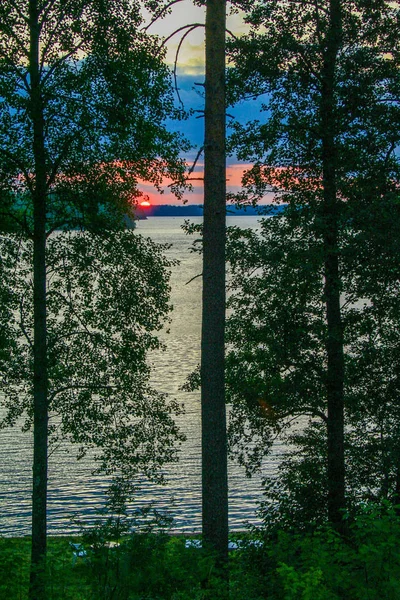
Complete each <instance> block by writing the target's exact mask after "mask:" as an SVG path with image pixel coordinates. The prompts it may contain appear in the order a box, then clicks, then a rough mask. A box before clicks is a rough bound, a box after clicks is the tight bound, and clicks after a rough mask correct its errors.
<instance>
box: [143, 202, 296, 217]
mask: <svg viewBox="0 0 400 600" xmlns="http://www.w3.org/2000/svg"><path fill="white" fill-rule="evenodd" d="M283 208H284V207H283V206H271V205H261V206H257V207H253V206H246V207H243V208H242V207H240V208H239V207H237V206H227V208H226V213H227V215H228V216H230V217H236V216H238V217H239V216H255V215H265V214H276V213H278V212H281V211H282V210H283ZM136 215H137V217H138V218H139V219H146V218H147V217H202V216H203V205H202V204H187V205H175V204H159V205H153V206H149V207H146V208H141V207H138V209H137V211H136Z"/></svg>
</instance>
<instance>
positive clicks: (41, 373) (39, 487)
mask: <svg viewBox="0 0 400 600" xmlns="http://www.w3.org/2000/svg"><path fill="white" fill-rule="evenodd" d="M38 19H39V14H38V2H37V0H30V2H29V29H30V52H29V74H30V87H31V89H30V112H31V119H32V127H33V155H34V168H35V173H34V175H35V185H34V192H33V217H34V236H33V237H34V240H33V295H34V308H33V314H34V333H33V338H34V356H33V413H34V417H33V427H34V429H33V435H34V442H33V488H32V554H31V577H30V592H29V597H30V599H31V600H42V599H44V598H45V597H46V589H45V578H44V575H45V559H46V504H47V435H48V434H47V426H48V405H47V377H48V375H47V347H46V346H47V341H46V257H45V252H46V164H45V148H44V119H43V103H42V93H41V84H40V72H39V34H40V27H39V23H38Z"/></svg>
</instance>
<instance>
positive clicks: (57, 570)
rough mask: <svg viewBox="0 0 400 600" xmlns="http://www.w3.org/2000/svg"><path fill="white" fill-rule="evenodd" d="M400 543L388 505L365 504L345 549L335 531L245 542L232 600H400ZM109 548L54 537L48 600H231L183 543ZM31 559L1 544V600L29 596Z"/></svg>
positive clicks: (172, 540) (166, 539) (21, 548)
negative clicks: (76, 550) (79, 552)
mask: <svg viewBox="0 0 400 600" xmlns="http://www.w3.org/2000/svg"><path fill="white" fill-rule="evenodd" d="M103 533H104V532H103ZM399 536H400V518H399V517H398V516H397V515H396V513H395V511H394V509H393V508H392V507H390V506H389V505H380V506H379V505H365V506H364V507H363V509H362V510H361V511H360V513H359V515H358V516H357V517H356V518H355V519H354V520H353V522H352V523H351V524H350V527H349V536H348V538H347V539H345V540H344V539H343V538H341V537H340V536H339V535H338V534H337V533H336V532H335V531H333V530H332V529H330V528H317V529H315V530H314V531H309V532H304V531H303V532H301V533H296V532H294V531H293V530H292V531H284V530H283V529H281V530H279V531H276V532H272V531H270V532H268V535H267V534H266V533H265V531H264V532H263V531H261V530H259V531H254V532H253V533H251V534H249V535H247V536H246V535H243V534H240V536H239V537H240V539H241V543H240V547H239V549H238V550H234V551H232V552H230V556H229V576H230V586H229V587H230V590H229V599H230V600H259V599H262V598H268V599H269V600H273V599H277V600H297V599H302V600H306V599H310V600H311V599H312V600H328V599H329V600H339V599H340V600H341V599H343V598H346V599H347V600H352V599H354V600H363V599H368V600H374V599H378V598H385V599H386V600H396V599H398V598H400V547H399V544H398V539H399ZM231 539H234V536H232V537H231ZM254 540H260V541H261V544H255V543H254ZM110 541H111V540H110V538H109V537H107V535H105V537H103V536H99V535H98V532H97V533H94V534H93V533H92V535H88V536H87V537H85V536H84V537H83V538H82V537H81V538H76V537H75V538H73V537H53V538H49V555H48V561H47V573H46V579H47V589H48V597H49V600H59V599H60V600H61V599H62V600H70V599H71V600H103V599H104V600H105V599H107V600H108V599H119V600H122V599H126V600H128V599H130V600H145V599H146V600H161V599H162V600H200V599H206V598H208V599H218V598H222V597H224V598H226V596H224V595H223V594H224V591H223V588H221V587H220V586H221V580H220V579H218V578H217V577H214V573H216V570H215V564H214V560H213V556H212V554H211V553H209V552H207V551H206V550H203V549H199V548H196V547H190V548H186V547H185V538H183V537H175V536H171V535H169V534H168V533H166V532H161V533H154V532H150V533H149V532H148V533H140V534H133V535H130V536H126V537H124V538H123V539H122V540H121V541H120V544H119V545H117V546H115V545H112V544H111V545H110ZM114 541H115V540H114ZM71 542H73V543H81V544H82V545H83V546H84V547H85V549H86V551H87V554H86V556H85V557H78V558H75V557H74V555H73V549H72V547H71ZM29 552H30V539H29V538H12V539H11V538H9V539H7V538H3V539H0V597H1V598H7V599H8V600H25V598H27V597H28V596H27V594H28V583H29ZM206 582H207V583H206Z"/></svg>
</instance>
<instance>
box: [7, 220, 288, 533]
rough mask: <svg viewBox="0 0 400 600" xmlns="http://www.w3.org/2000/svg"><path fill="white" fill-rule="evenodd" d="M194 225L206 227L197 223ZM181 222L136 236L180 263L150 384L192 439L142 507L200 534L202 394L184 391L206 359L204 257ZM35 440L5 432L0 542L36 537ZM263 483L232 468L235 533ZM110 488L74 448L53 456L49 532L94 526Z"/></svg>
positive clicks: (152, 224) (144, 495) (149, 489)
mask: <svg viewBox="0 0 400 600" xmlns="http://www.w3.org/2000/svg"><path fill="white" fill-rule="evenodd" d="M191 221H193V222H196V221H200V219H199V218H192V219H191ZM228 221H229V224H234V225H238V226H241V227H256V226H257V217H230V218H229V219H228ZM182 223H183V219H182V218H178V217H176V218H175V217H152V218H149V219H148V220H146V221H140V222H139V224H138V227H137V231H138V233H140V234H142V235H145V236H149V237H151V238H152V239H153V240H154V241H156V242H160V243H168V244H172V247H171V249H170V250H168V256H169V257H171V258H177V259H179V261H180V264H179V266H177V267H174V268H173V273H172V279H171V285H172V298H171V299H172V303H173V305H174V312H173V313H172V323H171V326H170V328H169V329H170V333H169V334H166V333H163V334H162V338H163V340H164V341H165V343H166V345H167V350H166V352H163V353H157V354H155V355H154V356H153V357H152V362H153V364H154V368H153V376H152V382H153V385H154V386H155V387H156V388H157V389H159V390H160V391H162V392H167V393H168V394H170V395H171V396H172V397H173V398H176V399H177V400H178V401H179V402H183V403H184V404H185V408H186V412H185V414H184V415H182V416H180V417H179V421H178V422H179V425H180V426H181V428H182V430H183V431H184V433H185V434H186V436H187V441H186V442H185V443H184V444H183V445H182V451H181V454H180V460H179V462H178V463H177V464H174V465H171V466H170V467H169V468H168V469H167V475H168V484H167V485H166V486H156V485H154V484H145V485H144V488H143V491H142V492H141V493H140V495H139V496H138V501H137V505H138V506H140V505H142V504H143V503H144V502H149V501H154V505H155V506H156V508H158V509H169V510H170V511H171V516H173V517H174V529H178V530H180V531H186V532H191V531H199V530H200V507H201V466H200V393H198V392H196V393H188V392H182V391H181V390H180V389H179V388H180V386H181V385H182V384H183V383H184V381H185V379H186V377H187V375H188V374H189V373H190V372H191V371H192V370H193V369H194V368H195V367H196V365H197V364H198V363H199V359H200V330H201V278H200V277H198V278H195V279H194V280H193V281H191V283H189V284H188V283H187V282H188V281H189V280H190V279H192V278H193V277H195V276H196V275H198V274H200V273H201V270H202V267H201V257H200V256H199V255H198V254H194V253H191V252H190V251H189V247H190V245H191V239H190V238H188V237H187V236H186V235H185V233H184V232H183V231H182V229H181V225H182ZM281 451H282V448H280V447H279V446H278V447H276V449H275V451H274V454H273V456H271V459H270V460H269V461H268V462H267V463H266V464H265V466H264V472H265V474H267V473H270V472H272V471H274V470H275V465H276V461H277V460H278V458H279V455H280V453H281ZM31 457H32V439H31V434H29V433H22V432H21V431H20V430H18V429H17V428H13V429H8V430H6V431H0V472H1V481H0V535H25V534H29V530H30V501H31V498H30V490H31V473H32V471H31ZM260 481H261V478H252V479H247V478H246V477H245V475H244V472H243V469H242V468H240V467H239V466H238V465H235V464H234V463H232V462H230V463H229V489H230V491H229V520H230V521H229V524H230V528H231V529H239V528H242V527H243V524H244V522H246V521H250V522H254V521H255V520H256V515H255V510H256V503H257V500H259V499H260V493H261V485H260ZM105 488H106V482H105V481H104V478H101V477H95V476H93V475H91V462H90V459H89V458H85V459H84V460H81V461H79V462H77V461H76V458H75V453H74V451H73V449H72V450H71V447H70V446H67V445H65V446H64V447H61V448H59V449H57V451H56V452H54V454H53V455H52V456H51V457H50V473H49V501H48V511H49V512H48V528H49V533H50V534H53V535H54V534H56V533H66V531H67V530H68V532H71V520H70V519H71V516H72V515H77V516H78V517H80V518H82V519H91V518H93V516H94V515H95V513H96V510H97V509H98V508H100V507H101V505H102V500H103V498H104V489H105Z"/></svg>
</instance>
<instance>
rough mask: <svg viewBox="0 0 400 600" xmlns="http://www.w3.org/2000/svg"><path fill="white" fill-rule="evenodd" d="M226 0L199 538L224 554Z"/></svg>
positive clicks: (214, 19) (213, 48)
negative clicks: (201, 530)
mask: <svg viewBox="0 0 400 600" xmlns="http://www.w3.org/2000/svg"><path fill="white" fill-rule="evenodd" d="M225 23H226V2H225V0H209V1H208V2H207V16H206V83H205V93H206V97H205V143H204V160H205V165H204V233H203V315H202V317H203V320H202V341H201V406H202V491H203V513H202V515H203V517H202V518H203V536H204V541H205V543H206V544H209V545H211V546H212V547H213V548H214V549H215V550H216V551H217V553H218V556H219V558H220V559H221V561H222V562H224V561H226V559H227V555H228V481H227V444H226V408H225V377H224V342H225V340H224V335H225V235H226V232H225V229H226V224H225V220H226V217H225V213H226V172H225V170H226V155H225Z"/></svg>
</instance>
